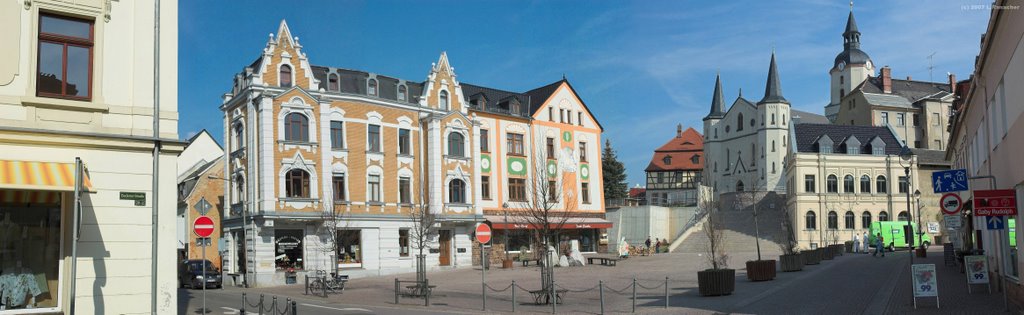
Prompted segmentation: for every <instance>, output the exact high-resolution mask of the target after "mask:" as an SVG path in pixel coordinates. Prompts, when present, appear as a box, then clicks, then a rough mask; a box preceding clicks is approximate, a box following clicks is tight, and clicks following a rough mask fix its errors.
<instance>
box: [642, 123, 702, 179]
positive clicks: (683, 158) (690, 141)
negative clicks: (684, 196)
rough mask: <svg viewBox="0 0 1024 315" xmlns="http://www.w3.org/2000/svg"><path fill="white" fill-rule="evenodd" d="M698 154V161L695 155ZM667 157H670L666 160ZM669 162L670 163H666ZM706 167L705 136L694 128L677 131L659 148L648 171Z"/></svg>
mask: <svg viewBox="0 0 1024 315" xmlns="http://www.w3.org/2000/svg"><path fill="white" fill-rule="evenodd" d="M694 156H696V157H697V159H696V162H694V160H693V157H694ZM666 157H669V159H668V160H666ZM666 162H669V163H666ZM703 169H704V137H703V136H701V134H700V133H698V132H697V131H696V130H694V129H693V128H686V131H682V132H677V134H676V137H675V138H672V140H669V141H668V142H667V143H665V145H662V146H661V147H660V148H658V149H657V150H654V156H653V157H651V162H650V163H649V164H648V165H647V169H646V171H648V172H652V171H654V172H657V171H685V170H703Z"/></svg>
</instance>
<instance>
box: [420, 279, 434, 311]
mask: <svg viewBox="0 0 1024 315" xmlns="http://www.w3.org/2000/svg"><path fill="white" fill-rule="evenodd" d="M423 293H426V294H424V295H423V306H430V295H431V294H434V291H433V290H431V289H430V279H423Z"/></svg>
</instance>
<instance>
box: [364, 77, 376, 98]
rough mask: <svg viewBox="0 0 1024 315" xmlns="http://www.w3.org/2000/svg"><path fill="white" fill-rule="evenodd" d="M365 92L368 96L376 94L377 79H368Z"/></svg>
mask: <svg viewBox="0 0 1024 315" xmlns="http://www.w3.org/2000/svg"><path fill="white" fill-rule="evenodd" d="M366 94H367V95H370V96H377V80H376V79H370V80H369V81H367V83H366Z"/></svg>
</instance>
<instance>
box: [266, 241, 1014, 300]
mask: <svg viewBox="0 0 1024 315" xmlns="http://www.w3.org/2000/svg"><path fill="white" fill-rule="evenodd" d="M777 255H778V252H765V253H764V255H763V256H764V257H765V258H766V259H774V258H777ZM929 256H930V257H928V258H926V259H925V260H924V261H926V262H927V263H934V264H936V269H937V271H938V277H939V280H938V281H939V294H940V297H941V303H942V309H941V310H936V309H935V305H934V304H935V302H934V300H929V299H919V300H918V302H919V308H918V309H917V310H915V309H914V308H913V304H912V303H911V301H912V300H911V298H910V296H911V286H910V272H909V265H908V263H909V257H908V254H907V253H906V252H901V253H889V254H888V255H886V257H884V258H881V257H872V256H870V255H863V254H846V255H843V256H839V257H837V258H836V259H833V260H826V261H823V262H822V263H821V264H820V265H814V266H806V267H805V268H804V270H803V271H800V272H790V273H781V272H780V273H779V274H778V277H777V278H776V279H775V280H774V281H766V282H750V281H747V280H746V273H745V270H743V269H744V263H743V262H745V261H747V260H752V259H755V258H756V255H755V254H754V253H733V254H732V257H731V259H730V266H731V267H733V268H735V269H737V271H736V290H735V292H734V293H733V294H732V295H729V296H722V297H700V296H699V295H698V294H697V279H696V278H697V274H696V273H697V271H699V270H703V269H705V268H706V266H705V263H704V259H703V257H701V256H700V255H699V254H685V253H672V254H661V255H657V256H654V257H633V258H630V259H627V260H624V261H620V262H619V265H618V266H616V267H607V266H599V265H598V266H585V267H572V268H556V270H555V278H556V280H557V284H558V285H559V286H560V287H563V288H566V289H569V290H570V292H569V293H568V294H567V296H566V299H565V301H564V304H560V305H558V313H590V314H597V313H600V311H601V305H600V301H601V298H600V292H598V290H597V289H596V286H597V285H598V281H599V280H602V281H604V284H605V287H604V288H605V290H604V301H605V303H604V304H605V312H606V313H628V312H630V311H631V310H632V299H631V296H632V288H630V285H631V284H632V281H633V277H636V279H637V281H638V284H639V286H638V290H637V306H636V307H637V309H636V311H637V313H644V314H721V313H745V314H906V313H922V314H932V313H936V314H937V313H942V314H993V313H1004V312H1005V311H1004V310H1003V303H1002V295H1001V294H999V293H998V292H993V293H992V294H988V293H987V292H985V293H979V292H980V291H977V290H976V291H975V293H974V294H971V295H967V293H966V286H965V285H964V276H963V274H961V273H959V272H958V271H957V270H955V269H954V268H953V267H947V266H944V265H943V264H942V262H943V260H942V253H941V251H938V249H935V250H933V251H931V252H929ZM915 262H920V260H917V261H915ZM395 277H398V278H400V279H406V280H408V279H412V278H414V275H413V274H400V275H397V276H385V277H376V278H362V279H355V280H352V281H350V282H349V283H348V285H347V289H345V292H344V293H343V294H335V295H331V296H330V297H329V298H318V297H311V296H302V294H303V289H302V287H301V286H299V285H292V286H280V287H272V288H260V289H249V291H257V292H265V293H267V294H275V295H278V296H295V297H302V298H304V299H318V301H321V302H322V303H324V305H337V306H346V307H350V306H353V307H354V306H368V308H369V306H386V307H392V308H393V307H402V308H406V309H412V310H416V309H418V310H423V311H427V310H429V311H433V312H451V313H480V312H481V311H482V305H481V294H480V292H481V286H480V270H479V269H468V268H467V269H458V270H449V271H432V272H429V273H428V278H429V279H430V283H431V284H432V285H437V286H438V287H437V289H436V290H435V295H434V297H433V298H432V300H431V304H432V306H430V307H429V308H427V307H424V306H422V303H423V300H421V299H409V298H402V299H401V300H400V304H399V305H395V304H394V279H395ZM665 277H668V278H669V283H668V284H669V295H670V298H669V304H670V307H669V308H668V309H665V308H664V307H665V289H664V283H665ZM512 280H515V281H516V284H517V285H519V286H521V287H523V288H525V289H527V290H535V289H538V288H540V271H539V269H538V267H534V266H531V267H522V266H518V265H517V266H516V268H514V269H512V270H504V269H491V270H488V271H487V282H488V284H489V286H490V288H493V289H495V290H499V291H502V292H494V291H491V290H489V291H488V293H487V295H488V298H487V313H509V312H511V311H512V299H511V292H510V291H509V289H507V287H509V285H510V284H511V282H512ZM529 299H530V297H529V293H528V292H525V291H518V292H516V300H517V302H518V304H517V306H516V311H517V312H535V313H549V312H551V311H552V309H551V307H550V306H538V305H532V304H529V303H527V302H528V300H529ZM1011 308H1012V305H1011ZM1012 309H1013V310H1014V311H1016V309H1015V308H1012Z"/></svg>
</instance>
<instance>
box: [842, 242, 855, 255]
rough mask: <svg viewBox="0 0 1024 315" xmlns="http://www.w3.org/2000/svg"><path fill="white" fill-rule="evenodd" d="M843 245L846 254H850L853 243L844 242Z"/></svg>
mask: <svg viewBox="0 0 1024 315" xmlns="http://www.w3.org/2000/svg"><path fill="white" fill-rule="evenodd" d="M843 245H845V246H843V247H845V248H846V252H847V253H852V252H853V241H846V243H843Z"/></svg>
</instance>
